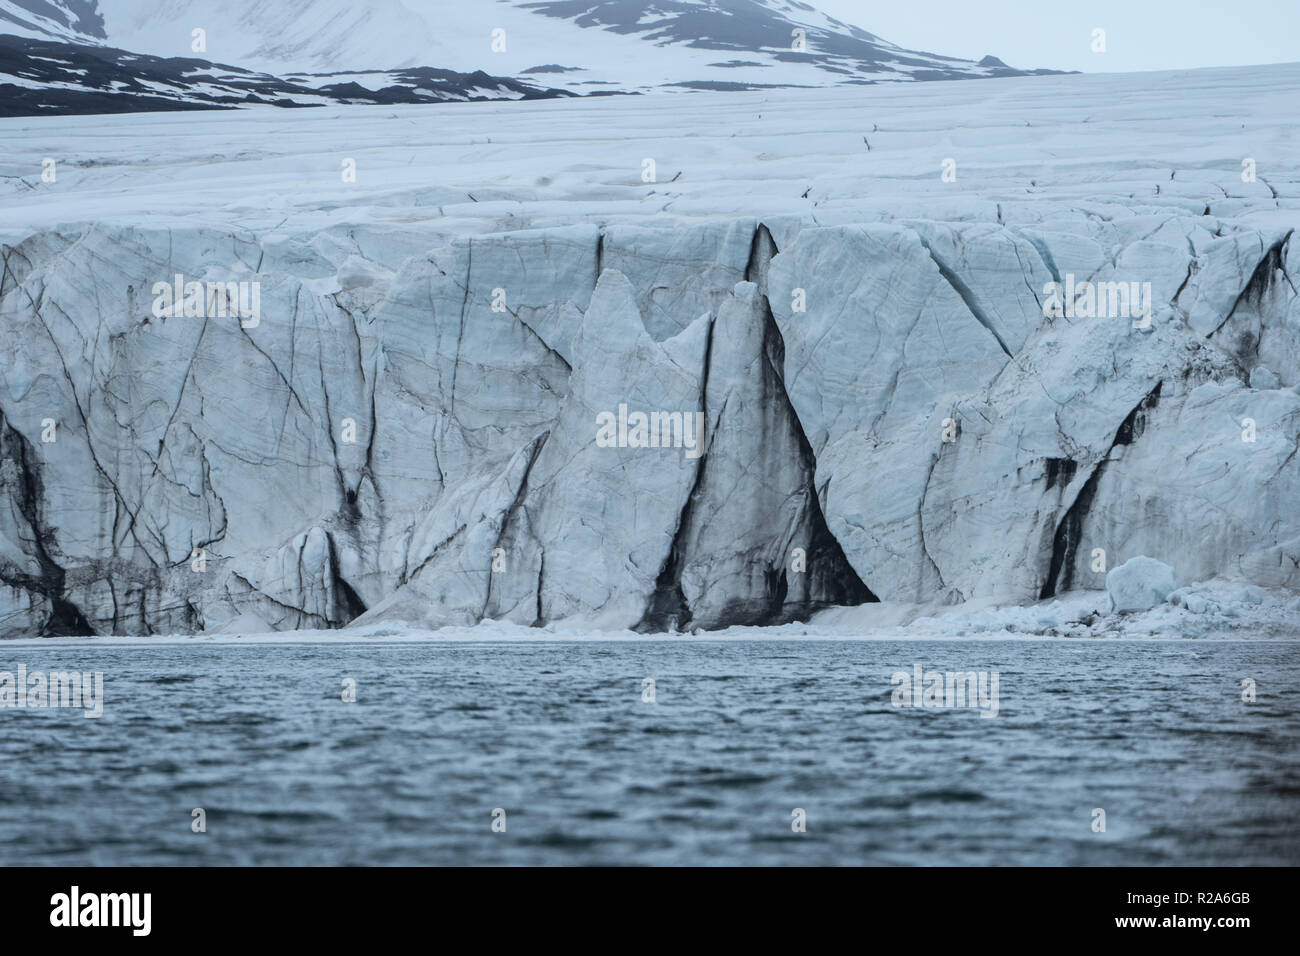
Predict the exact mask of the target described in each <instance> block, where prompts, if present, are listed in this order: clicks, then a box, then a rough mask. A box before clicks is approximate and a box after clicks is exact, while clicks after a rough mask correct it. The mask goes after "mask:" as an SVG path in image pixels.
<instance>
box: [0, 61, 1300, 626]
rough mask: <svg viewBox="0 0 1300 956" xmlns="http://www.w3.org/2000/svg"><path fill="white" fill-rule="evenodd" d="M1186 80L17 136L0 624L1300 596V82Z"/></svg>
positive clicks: (477, 110) (1295, 73) (7, 267)
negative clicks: (48, 176)
mask: <svg viewBox="0 0 1300 956" xmlns="http://www.w3.org/2000/svg"><path fill="white" fill-rule="evenodd" d="M1184 76H1185V77H1190V78H1192V79H1193V80H1195V79H1196V78H1204V79H1206V80H1207V82H1204V83H1196V82H1184V83H1181V84H1178V85H1174V84H1162V83H1159V82H1153V81H1152V79H1151V78H1150V77H1143V78H1141V79H1139V78H1135V77H1108V78H1098V77H1050V78H1046V77H1045V78H1034V79H1008V80H989V81H981V83H980V84H928V85H926V86H924V87H918V88H913V89H908V90H898V89H895V90H854V91H833V92H828V91H786V92H782V93H781V94H779V95H777V94H771V95H768V96H758V95H756V94H746V95H743V96H742V95H727V96H721V95H720V96H718V97H716V98H710V99H708V100H707V107H706V106H702V105H701V104H703V103H705V100H703V99H700V98H686V99H688V100H689V102H688V103H687V104H685V105H683V104H682V98H670V99H677V103H664V102H663V100H656V99H655V98H649V97H647V98H644V99H642V100H625V101H620V102H615V101H613V100H607V99H602V100H599V101H591V102H582V103H575V102H573V101H565V102H554V103H546V104H530V105H529V108H524V107H519V106H512V105H499V104H488V105H482V106H473V107H470V106H465V107H458V108H457V111H456V113H455V114H454V116H455V124H456V125H455V126H454V127H448V126H447V124H449V123H451V122H452V120H451V119H450V117H451V116H452V115H453V114H451V113H450V112H449V111H446V110H443V111H438V110H437V108H432V107H431V108H424V107H420V108H416V109H415V110H413V111H412V112H410V113H403V114H402V117H403V118H405V119H408V120H409V122H410V125H411V126H414V127H416V128H415V129H414V130H408V128H407V124H406V123H404V122H403V120H402V119H397V118H395V117H392V116H391V115H390V114H389V113H385V112H377V111H375V110H369V109H365V108H356V111H355V112H349V113H340V114H336V115H335V116H333V117H330V118H328V120H326V119H324V118H321V117H299V116H296V115H288V116H286V115H285V114H283V113H280V114H276V115H275V117H274V120H273V121H268V120H267V119H266V118H265V115H266V114H255V113H254V114H249V113H245V114H243V118H242V120H241V121H240V122H242V125H240V123H237V122H234V121H232V119H231V118H229V117H193V116H176V117H173V116H166V117H159V116H152V117H135V118H131V119H129V120H121V119H119V120H118V123H119V125H118V126H117V127H114V128H115V129H116V130H117V131H118V135H119V136H122V137H124V142H123V145H122V146H121V147H120V148H118V149H116V150H114V149H110V148H109V147H106V146H105V145H104V142H103V139H102V138H101V135H102V133H103V131H104V127H103V124H104V123H105V122H106V121H105V120H103V119H98V118H48V119H38V120H24V121H21V122H22V123H24V124H25V125H24V126H23V127H22V129H21V131H20V130H19V128H18V125H17V124H18V122H19V121H13V120H11V121H5V122H4V125H0V136H3V138H4V140H5V146H6V150H5V155H6V156H12V159H7V160H6V161H5V169H4V172H6V173H9V172H10V167H18V168H20V169H21V170H23V171H27V170H28V167H29V166H30V168H31V169H35V170H39V169H40V168H41V161H42V159H43V158H44V157H47V156H50V155H53V156H54V157H55V159H56V162H57V163H59V164H60V165H59V168H60V172H59V175H58V179H57V180H56V181H55V182H52V183H42V184H41V185H40V186H37V187H33V188H24V189H22V190H21V191H20V189H19V187H18V186H16V185H13V186H9V185H7V186H5V187H4V188H5V189H6V190H7V191H6V192H5V194H4V196H3V201H4V203H5V209H6V222H4V223H3V224H0V235H3V243H4V244H3V248H0V254H2V255H3V278H2V279H0V333H2V338H0V350H2V351H3V360H4V369H5V371H4V387H3V390H2V391H0V453H2V455H3V466H2V467H0V499H2V500H3V506H0V579H2V580H3V582H4V587H0V633H3V634H4V635H6V636H30V635H33V634H72V633H97V634H109V633H113V634H149V633H157V632H196V631H203V630H212V631H217V630H231V629H237V630H244V631H248V630H286V629H296V628H311V629H320V628H335V627H342V626H345V625H349V624H353V625H355V626H357V627H358V628H359V629H361V632H362V633H364V632H365V629H367V628H369V629H373V628H374V627H375V626H376V625H380V624H383V623H386V622H405V623H408V624H414V625H417V626H420V627H441V626H453V625H454V626H463V625H470V624H474V623H476V622H479V621H484V620H489V619H490V620H498V621H506V622H512V623H514V624H520V625H538V626H543V625H544V626H550V625H562V626H565V627H570V626H580V627H583V628H586V629H598V630H604V629H608V630H611V631H612V630H623V629H628V628H634V629H640V630H648V631H658V630H666V629H673V628H676V629H687V628H690V629H695V628H701V629H717V628H726V627H730V626H733V625H765V624H780V623H787V622H790V621H797V620H807V619H809V618H810V617H811V616H813V615H815V614H818V613H819V612H820V613H821V614H822V618H820V619H823V620H835V619H837V618H836V615H842V614H843V613H844V612H840V611H828V610H826V609H828V608H834V607H840V606H855V605H862V604H864V603H868V602H873V601H875V600H876V599H880V600H883V601H886V602H905V603H909V604H914V605H929V606H933V605H936V604H945V603H946V604H961V603H967V602H969V604H970V606H971V607H972V608H982V607H987V606H989V605H990V603H996V602H1014V603H1021V604H1029V603H1032V602H1036V601H1039V600H1043V599H1048V598H1054V597H1056V596H1058V595H1061V594H1063V593H1064V592H1066V591H1072V590H1078V589H1089V588H1096V589H1100V588H1104V587H1105V580H1106V572H1107V570H1109V569H1113V568H1114V567H1116V566H1118V565H1120V564H1122V563H1124V562H1125V561H1127V560H1128V559H1130V558H1133V557H1136V556H1138V555H1145V556H1147V557H1150V558H1153V559H1156V560H1158V561H1162V562H1164V563H1165V564H1167V565H1169V566H1170V567H1172V568H1173V569H1174V571H1175V573H1176V576H1177V581H1178V583H1179V584H1180V585H1192V584H1195V583H1197V582H1203V581H1208V580H1210V579H1220V580H1227V581H1237V582H1240V583H1241V585H1242V586H1244V585H1245V584H1250V585H1254V586H1258V587H1262V588H1269V589H1287V590H1291V591H1295V590H1300V509H1297V507H1296V505H1297V503H1300V454H1297V450H1298V449H1300V392H1298V391H1297V386H1300V295H1298V294H1297V287H1296V279H1297V278H1298V276H1297V270H1296V259H1295V256H1296V253H1295V252H1294V249H1295V246H1296V239H1295V236H1294V230H1295V227H1296V225H1297V224H1300V165H1298V164H1297V160H1296V159H1295V157H1294V150H1293V149H1291V150H1288V148H1287V145H1286V144H1287V137H1288V136H1289V135H1290V131H1292V130H1293V129H1294V127H1295V126H1296V125H1297V121H1298V120H1300V107H1297V106H1296V103H1298V102H1300V100H1297V98H1296V97H1295V96H1294V95H1291V94H1293V93H1294V89H1295V87H1296V86H1297V85H1300V84H1297V80H1298V79H1300V68H1297V67H1273V68H1259V69H1258V70H1234V71H1202V72H1198V73H1192V74H1185V75H1184ZM1211 80H1212V81H1211ZM1126 84H1127V85H1126ZM962 86H965V87H971V86H981V87H982V91H973V92H972V91H969V90H967V91H963V90H960V89H955V88H956V87H962ZM1224 90H1226V92H1224ZM1284 94H1285V95H1284ZM1225 98H1226V101H1227V102H1228V103H1230V106H1231V108H1230V109H1228V110H1226V112H1228V113H1231V114H1232V116H1231V117H1230V118H1229V119H1228V120H1223V119H1219V120H1213V121H1212V120H1210V119H1209V117H1213V116H1215V115H1216V113H1222V112H1225V110H1224V109H1223V107H1224V106H1225ZM1111 102H1122V104H1123V105H1122V106H1121V107H1116V108H1115V109H1114V110H1111V109H1110V108H1109V106H1108V104H1109V103H1111ZM1135 113H1136V114H1137V115H1143V116H1147V117H1149V118H1150V127H1151V129H1152V130H1153V135H1154V136H1156V137H1159V136H1163V137H1164V138H1165V144H1164V145H1162V144H1161V143H1160V142H1158V141H1152V142H1146V141H1144V142H1142V143H1136V144H1134V143H1131V142H1130V141H1128V140H1127V139H1126V136H1127V132H1126V131H1127V130H1128V128H1129V126H1128V124H1129V122H1130V121H1131V117H1132V115H1133V114H1135ZM250 117H251V118H250ZM972 117H974V118H976V119H977V120H978V129H976V130H971V129H970V128H969V125H970V123H971V118H972ZM959 120H960V122H958V121H959ZM1216 122H1217V123H1219V124H1220V125H1219V126H1215V125H1213V124H1214V123H1216ZM132 124H134V125H135V126H136V127H138V129H137V130H136V132H137V133H138V136H135V137H132V136H131V135H128V134H127V133H124V132H123V129H124V128H125V129H127V130H129V129H130V128H131V126H132ZM330 124H332V125H330ZM1243 125H1249V126H1250V129H1248V130H1246V131H1245V132H1244V133H1243V132H1242V131H1241V130H1239V129H1238V127H1239V126H1243ZM270 129H274V131H275V134H276V135H274V136H268V135H266V134H267V132H268V130H270ZM936 129H938V130H952V131H953V132H952V133H951V134H949V133H938V134H936V133H935V132H934V130H936ZM323 133H329V134H330V136H331V137H332V139H331V141H330V142H328V143H324V142H322V134H323ZM634 134H635V135H634ZM575 135H576V136H579V137H581V138H582V139H583V142H582V143H581V144H579V145H577V146H575V144H574V138H573V137H574V136H575ZM160 136H161V137H165V138H168V141H169V142H175V143H176V144H177V145H176V150H177V152H176V154H175V155H172V154H170V153H169V154H167V156H166V158H164V157H163V155H162V154H160V153H159V152H158V147H157V145H156V142H155V140H156V138H158V137H160ZM864 136H865V138H867V139H869V140H870V144H871V145H870V150H869V151H868V150H867V149H866V148H865V147H864V146H863V145H862V139H863V138H864ZM241 137H243V140H242V141H241ZM11 142H12V145H13V147H14V148H13V149H12V150H10V149H9V148H8V147H9V146H10V145H11ZM214 143H220V144H221V145H220V147H219V151H220V155H213V151H214V150H215V149H218V147H214V146H213V144H214ZM363 143H364V144H365V145H364V146H363V145H361V144H363ZM561 143H563V145H560V144H561ZM1165 152H1167V153H1168V156H1167V157H1166V156H1165V155H1164V153H1165ZM196 156H202V157H203V158H202V159H196V158H195V157H196ZM645 156H650V157H654V158H656V159H657V164H658V168H659V170H660V171H661V173H662V174H663V175H662V176H661V178H662V179H663V180H664V181H663V182H659V183H654V182H651V183H647V182H644V181H642V178H641V171H642V169H643V168H644V167H643V164H642V160H643V158H644V157H645ZM340 157H356V159H357V162H356V169H357V170H358V175H357V177H356V181H355V182H354V183H352V184H346V183H343V184H340V183H339V180H338V173H337V170H338V169H339V158H340ZM1180 157H1183V159H1182V160H1181V162H1180ZM948 158H953V159H954V164H953V168H955V169H956V176H955V179H951V180H950V179H948V178H946V177H944V176H942V175H941V172H942V171H943V170H945V169H946V168H947V166H946V164H945V163H944V160H945V159H948ZM1246 159H1249V160H1250V161H1251V163H1250V165H1249V167H1248V166H1247V164H1246V163H1245V162H1244V160H1246ZM1248 168H1249V169H1250V170H1251V171H1252V172H1253V171H1254V170H1255V169H1256V168H1257V169H1258V175H1257V176H1253V175H1252V176H1246V175H1245V174H1244V173H1245V171H1246V170H1247V169H1248ZM668 170H671V171H672V172H674V173H676V172H678V171H680V176H679V177H678V179H677V180H676V181H674V182H672V183H669V182H667V180H668V179H669V176H670V174H669V173H668V172H667V171H668ZM17 175H19V174H18V173H15V176H17ZM6 182H10V180H6ZM431 183H436V185H434V184H431ZM262 197H265V199H263V198H262ZM175 276H183V277H184V278H185V281H186V282H188V281H190V280H193V281H195V282H203V283H208V282H211V283H214V284H215V283H224V284H225V285H224V286H223V287H224V288H229V287H230V283H256V284H257V293H258V295H259V297H260V299H259V301H260V312H259V321H258V322H257V323H256V324H251V323H247V322H241V321H240V319H239V317H238V314H237V310H235V311H227V312H226V314H216V313H215V312H213V313H212V314H209V313H210V311H211V310H209V309H208V307H207V302H208V300H207V299H206V298H205V297H200V298H199V299H197V300H195V301H196V303H201V304H196V307H195V308H194V309H191V310H189V311H188V312H187V310H186V309H185V308H184V307H182V308H180V310H179V312H178V310H177V309H175V308H173V309H170V310H163V311H164V312H165V314H164V315H161V316H160V315H158V314H157V311H158V310H155V309H154V308H153V304H154V301H155V298H156V293H155V291H154V289H155V286H156V285H157V284H158V283H166V282H171V281H172V280H173V278H174V277H175ZM1082 283H1087V284H1088V287H1089V288H1094V289H1095V288H1101V289H1110V290H1114V289H1116V288H1119V287H1120V284H1123V285H1124V286H1125V287H1130V288H1131V287H1132V284H1133V283H1138V284H1139V288H1141V289H1142V298H1143V300H1144V301H1149V304H1150V308H1149V313H1150V314H1149V316H1145V315H1144V316H1142V317H1141V318H1139V319H1134V318H1132V317H1131V316H1130V315H1129V314H1127V313H1128V312H1129V311H1131V310H1129V309H1124V310H1112V309H1110V308H1109V307H1107V306H1106V305H1105V304H1104V303H1103V301H1102V300H1103V299H1104V298H1105V297H1104V296H1102V297H1101V298H1099V299H1097V300H1095V301H1094V302H1093V303H1092V304H1091V305H1089V306H1086V307H1081V308H1078V309H1070V310H1068V311H1067V310H1064V309H1060V308H1055V307H1050V306H1051V303H1050V302H1049V300H1050V299H1053V297H1054V291H1055V290H1057V289H1063V288H1070V287H1073V288H1080V287H1081V284H1082ZM1147 284H1149V285H1147ZM237 288H243V286H242V285H240V286H237ZM205 289H206V286H205ZM1148 289H1149V292H1148V291H1147V290H1148ZM172 294H173V295H174V296H175V298H176V299H177V300H180V299H182V298H183V297H182V295H181V294H180V292H179V291H178V290H172ZM1148 296H1149V300H1148V298H1147V297H1148ZM1056 298H1058V299H1059V295H1056ZM1045 303H1047V305H1048V306H1049V307H1046V308H1045ZM1121 312H1122V313H1123V314H1119V313H1121ZM624 407H625V408H627V409H631V410H634V411H641V412H643V413H645V414H646V416H647V418H648V417H649V416H650V415H652V414H654V413H656V412H657V413H660V414H661V415H671V414H673V413H679V414H681V415H683V416H693V414H694V413H696V412H698V413H702V415H703V419H702V421H703V431H702V433H701V434H700V435H699V436H698V447H699V448H700V449H701V450H702V451H701V453H700V454H699V455H698V456H692V455H688V454H683V450H682V448H681V447H671V445H672V443H671V442H669V443H667V445H668V446H667V447H648V446H646V445H645V444H643V443H642V442H640V441H615V442H612V443H611V442H598V441H597V435H598V429H599V427H600V422H601V421H602V418H601V416H602V415H610V414H613V415H615V416H617V415H618V410H619V409H620V408H624ZM692 420H693V418H692ZM1175 593H1176V594H1192V598H1191V599H1188V598H1186V597H1185V598H1183V599H1182V600H1184V602H1185V603H1184V604H1181V605H1179V607H1187V606H1190V604H1188V603H1186V602H1187V601H1188V600H1196V601H1200V602H1201V603H1202V604H1204V603H1205V601H1204V600H1203V599H1201V598H1196V597H1195V594H1194V592H1185V591H1184V592H1175ZM1171 601H1172V596H1171ZM1170 607H1173V605H1172V604H1171V605H1170ZM1292 608H1293V610H1294V605H1293V606H1292Z"/></svg>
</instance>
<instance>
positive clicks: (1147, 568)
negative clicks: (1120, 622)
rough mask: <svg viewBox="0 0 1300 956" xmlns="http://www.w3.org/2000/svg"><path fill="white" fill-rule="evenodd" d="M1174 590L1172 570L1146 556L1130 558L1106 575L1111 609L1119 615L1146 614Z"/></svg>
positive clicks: (1174, 581)
mask: <svg viewBox="0 0 1300 956" xmlns="http://www.w3.org/2000/svg"><path fill="white" fill-rule="evenodd" d="M1177 587H1178V582H1177V581H1176V580H1175V579H1174V569H1173V568H1171V567H1170V566H1169V565H1167V564H1165V563H1164V562H1162V561H1157V560H1156V559H1155V558H1148V557H1147V556H1146V555H1139V556H1138V557H1136V558H1131V559H1129V560H1128V561H1125V562H1124V563H1123V564H1121V565H1120V566H1119V567H1117V568H1114V569H1112V570H1111V572H1110V573H1109V574H1107V575H1106V593H1107V594H1109V595H1110V603H1111V609H1112V610H1113V611H1116V612H1118V613H1120V614H1126V613H1128V612H1130V611H1149V610H1150V609H1151V608H1153V607H1155V606H1156V605H1157V604H1160V603H1161V602H1163V601H1164V600H1165V598H1167V597H1168V596H1169V595H1170V594H1171V593H1172V592H1173V591H1174V590H1175V589H1176V588H1177Z"/></svg>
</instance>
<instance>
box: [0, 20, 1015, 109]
mask: <svg viewBox="0 0 1300 956" xmlns="http://www.w3.org/2000/svg"><path fill="white" fill-rule="evenodd" d="M196 30H200V31H202V44H201V46H202V47H203V49H197V50H196V49H195V37H196V34H195V31H196ZM0 33H13V34H16V35H19V36H25V37H32V38H39V39H49V40H61V41H69V40H72V41H75V42H81V43H87V44H104V45H109V46H113V47H117V48H120V49H123V50H130V51H132V52H137V53H145V54H151V55H154V56H158V57H192V56H196V55H197V56H203V57H206V58H210V59H212V60H215V61H217V62H221V63H229V64H235V65H237V66H239V67H241V68H244V69H250V70H256V71H262V72H267V73H272V74H276V75H278V76H282V77H285V79H287V80H289V81H291V82H292V81H294V80H295V79H296V78H295V77H294V76H292V75H289V74H301V73H315V74H319V73H326V74H330V73H337V72H339V71H377V70H379V71H389V70H394V69H399V68H410V67H437V68H439V69H444V70H452V71H456V72H462V73H473V72H476V71H484V72H486V73H488V74H491V75H492V76H508V77H514V78H516V79H520V80H533V81H536V80H538V79H542V80H544V81H545V85H548V86H555V87H561V88H566V89H570V90H572V91H574V92H577V93H589V92H593V91H646V90H652V89H660V88H685V89H738V88H746V87H760V88H761V87H772V86H827V85H839V84H846V83H847V84H856V83H874V82H886V81H889V82H893V81H910V80H926V79H954V78H966V77H987V76H1006V75H1014V74H1017V73H1019V72H1021V71H1018V70H1013V69H1011V68H1009V67H1007V66H1006V65H1005V64H1003V63H1002V62H1001V61H1000V60H997V59H996V58H995V57H986V58H985V59H984V60H981V61H979V62H978V63H977V62H973V61H969V60H960V59H953V58H950V57H944V56H939V55H936V54H932V53H919V52H915V51H909V50H904V49H902V48H900V47H897V46H895V45H894V44H891V43H889V42H887V41H885V40H883V39H881V38H880V37H877V36H875V35H873V34H871V33H868V32H866V31H865V30H862V29H859V28H857V27H855V26H850V25H849V24H846V23H842V22H840V21H838V20H835V19H833V18H831V17H828V16H826V15H824V14H822V13H820V12H818V11H817V10H816V9H815V8H814V7H812V6H810V5H808V4H805V3H801V2H798V0H654V2H651V0H425V2H421V0H366V2H365V3H357V2H355V0H277V2H275V3H267V2H265V0H0Z"/></svg>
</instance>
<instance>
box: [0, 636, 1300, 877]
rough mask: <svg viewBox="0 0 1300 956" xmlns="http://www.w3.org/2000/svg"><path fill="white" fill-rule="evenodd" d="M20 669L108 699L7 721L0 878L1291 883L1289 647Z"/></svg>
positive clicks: (823, 645) (586, 646)
mask: <svg viewBox="0 0 1300 956" xmlns="http://www.w3.org/2000/svg"><path fill="white" fill-rule="evenodd" d="M916 663H921V664H923V665H924V666H925V667H926V668H927V669H936V670H960V671H969V670H975V671H981V670H983V671H998V672H999V675H1000V679H999V691H1000V712H999V714H998V716H997V717H995V718H993V719H987V718H981V717H980V716H979V715H978V712H977V711H975V710H971V709H964V710H955V709H954V710H900V709H896V708H894V707H893V706H891V691H892V689H893V687H892V685H891V683H890V676H891V674H893V673H894V672H895V671H899V670H906V671H910V670H911V669H912V667H913V665H914V664H916ZM19 664H25V665H26V666H27V667H28V669H29V671H35V670H42V669H43V670H65V669H67V670H71V669H76V670H82V671H86V670H92V671H93V670H99V671H103V672H104V689H105V699H106V700H105V705H104V714H103V716H102V717H101V718H99V719H97V720H96V719H85V718H84V717H83V716H82V713H81V711H78V710H42V711H32V710H17V709H7V710H0V863H4V864H32V863H42V864H44V863H51V864H83V863H88V864H250V863H275V864H523V863H531V864H538V863H541V864H581V863H602V864H828V863H831V864H1093V865H1126V864H1246V863H1286V864H1295V863H1300V644H1296V643H1276V642H1274V643H1248V642H1230V641H1222V642H1207V641H1196V642H1134V641H1114V642H1069V641H1032V640H1024V641H1021V640H1014V641H1012V640H1008V641H961V642H960V643H958V642H956V641H945V642H940V641H813V640H805V641H798V640H791V641H784V640H781V641H775V640H763V641H728V642H717V641H673V640H650V639H647V640H643V641H621V642H615V641H611V642H599V641H571V642H553V643H549V642H548V643H541V642H536V643H534V642H501V643H436V642H429V643H405V644H388V645H377V644H369V645H365V646H362V645H357V644H300V645H266V644H261V645H256V644H254V645H239V644H209V643H205V642H200V641H194V642H192V643H187V642H178V643H171V644H165V645H159V646H153V647H140V646H121V645H116V646H115V645H111V644H101V645H96V644H93V643H92V644H74V645H56V644H50V645H43V644H42V645H30V644H25V645H22V646H11V647H5V646H3V645H0V670H9V671H15V670H16V669H17V666H18V665H19ZM646 677H651V678H653V679H654V680H655V691H656V698H657V700H656V702H655V703H645V702H643V701H642V680H643V678H646ZM1245 677H1250V678H1253V679H1254V680H1255V681H1256V687H1257V695H1258V699H1257V701H1256V702H1255V703H1250V704H1247V703H1244V702H1243V701H1242V699H1241V693H1242V689H1241V680H1242V678H1245ZM344 678H352V679H354V680H355V681H356V687H357V698H358V700H357V702H356V703H344V702H343V701H342V700H341V699H340V697H341V694H342V689H343V680H344ZM196 807H202V808H204V809H205V810H206V813H207V832H206V833H193V832H191V811H192V810H193V809H194V808H196ZM494 808H503V809H504V810H505V811H506V823H507V829H506V832H504V833H494V832H492V830H491V822H492V811H493V809H494ZM794 808H801V809H803V810H804V811H805V812H806V815H807V832H806V833H803V834H799V833H795V832H792V829H791V820H792V817H791V812H792V810H793V809H794ZM1094 808H1101V809H1104V810H1105V812H1106V831H1105V832H1104V833H1094V832H1093V831H1092V820H1093V810H1094Z"/></svg>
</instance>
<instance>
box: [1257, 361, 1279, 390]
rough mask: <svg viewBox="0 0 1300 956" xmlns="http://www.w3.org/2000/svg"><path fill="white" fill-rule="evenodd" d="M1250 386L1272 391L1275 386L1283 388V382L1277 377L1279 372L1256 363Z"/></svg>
mask: <svg viewBox="0 0 1300 956" xmlns="http://www.w3.org/2000/svg"><path fill="white" fill-rule="evenodd" d="M1250 387H1251V388H1255V389H1259V390H1261V391H1271V390H1272V389H1275V388H1281V387H1282V382H1281V380H1280V379H1279V378H1278V377H1277V373H1275V372H1272V371H1270V370H1269V369H1267V368H1265V367H1264V366H1262V365H1256V366H1255V367H1254V368H1253V369H1251V372H1250Z"/></svg>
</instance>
